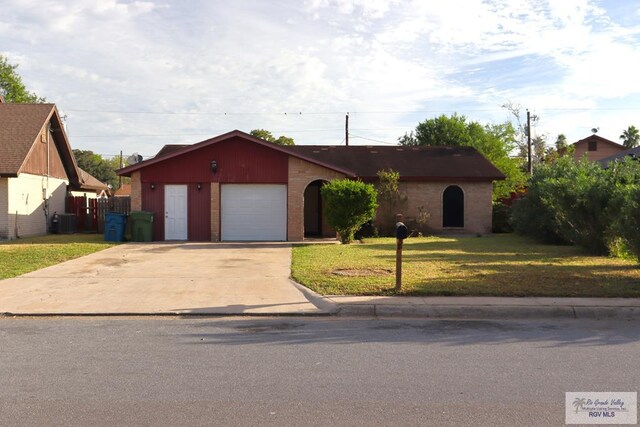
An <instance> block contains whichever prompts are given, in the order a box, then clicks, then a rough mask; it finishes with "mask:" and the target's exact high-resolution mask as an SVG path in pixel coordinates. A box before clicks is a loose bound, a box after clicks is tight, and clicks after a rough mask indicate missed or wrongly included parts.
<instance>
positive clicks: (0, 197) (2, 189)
mask: <svg viewBox="0 0 640 427" xmlns="http://www.w3.org/2000/svg"><path fill="white" fill-rule="evenodd" d="M8 238H9V178H0V240H6V239H8Z"/></svg>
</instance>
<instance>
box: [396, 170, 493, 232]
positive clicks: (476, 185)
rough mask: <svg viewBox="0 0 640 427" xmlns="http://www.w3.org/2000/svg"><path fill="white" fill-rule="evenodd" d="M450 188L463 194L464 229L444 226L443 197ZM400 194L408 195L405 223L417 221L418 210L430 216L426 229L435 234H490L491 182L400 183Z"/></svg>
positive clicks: (404, 213)
mask: <svg viewBox="0 0 640 427" xmlns="http://www.w3.org/2000/svg"><path fill="white" fill-rule="evenodd" d="M450 185H457V186H458V187H460V188H461V189H462V191H463V192H464V228H462V229H459V228H456V229H445V228H443V227H442V194H443V192H444V190H445V189H446V188H447V187H448V186H450ZM399 188H400V191H402V192H404V194H406V196H407V205H406V208H405V209H404V212H401V213H402V214H403V215H404V219H405V221H406V222H410V221H412V220H415V219H416V217H417V216H418V211H419V209H418V208H419V207H424V208H425V209H426V211H427V212H428V213H429V214H430V218H429V220H428V222H427V227H428V228H429V229H430V230H432V231H434V232H436V233H442V232H460V233H481V234H487V233H491V229H492V227H491V222H492V204H491V194H492V190H493V186H492V184H491V183H490V182H400V185H399Z"/></svg>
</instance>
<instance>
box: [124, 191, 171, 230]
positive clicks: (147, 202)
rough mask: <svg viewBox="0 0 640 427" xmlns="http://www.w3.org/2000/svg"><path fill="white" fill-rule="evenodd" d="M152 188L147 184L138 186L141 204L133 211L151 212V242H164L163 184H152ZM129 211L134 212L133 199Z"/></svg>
mask: <svg viewBox="0 0 640 427" xmlns="http://www.w3.org/2000/svg"><path fill="white" fill-rule="evenodd" d="M154 187H155V188H153V189H151V184H150V183H147V182H145V183H143V184H141V185H140V188H141V192H142V204H141V207H140V209H135V210H143V211H147V212H153V240H164V212H165V210H164V184H154ZM132 188H133V186H132ZM131 210H134V209H133V199H132V208H131Z"/></svg>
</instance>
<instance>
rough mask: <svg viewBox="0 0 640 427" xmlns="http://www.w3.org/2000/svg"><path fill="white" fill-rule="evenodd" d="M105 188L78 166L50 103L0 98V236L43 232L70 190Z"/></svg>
mask: <svg viewBox="0 0 640 427" xmlns="http://www.w3.org/2000/svg"><path fill="white" fill-rule="evenodd" d="M103 189H106V186H105V185H104V184H102V183H100V182H99V181H97V180H96V179H95V178H93V177H92V176H91V175H89V174H87V173H86V172H84V171H80V170H79V168H78V166H77V164H76V162H75V159H74V156H73V153H72V152H71V148H70V146H69V141H68V138H67V135H66V132H65V131H64V128H63V126H62V120H61V119H60V115H59V114H58V110H57V108H56V106H55V105H54V104H10V103H4V102H1V100H0V239H15V238H18V237H26V236H32V235H37V234H44V233H46V232H47V230H48V228H49V225H50V219H51V216H52V215H53V213H54V212H58V213H63V212H65V197H66V196H67V193H68V192H69V191H72V190H74V191H83V192H94V193H95V192H96V191H101V190H103Z"/></svg>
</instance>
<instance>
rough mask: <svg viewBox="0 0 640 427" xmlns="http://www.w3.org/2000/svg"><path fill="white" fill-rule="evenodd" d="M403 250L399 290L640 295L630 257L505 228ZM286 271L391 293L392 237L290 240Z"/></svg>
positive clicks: (329, 284)
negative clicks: (541, 240) (344, 241)
mask: <svg viewBox="0 0 640 427" xmlns="http://www.w3.org/2000/svg"><path fill="white" fill-rule="evenodd" d="M403 255H404V256H403V260H404V263H403V288H402V292H401V294H403V295H458V296H462V295H477V296H481V295H482V296H554V297H560V296H562V297H640V268H638V265H637V263H635V262H633V261H629V260H622V259H618V258H608V257H598V256H590V255H586V254H584V253H583V252H582V251H581V250H580V249H579V248H576V247H573V246H550V245H540V244H537V243H535V242H533V241H531V240H529V239H526V238H523V237H520V236H517V235H512V234H509V235H493V236H487V237H481V238H478V237H451V238H446V237H427V238H411V239H407V240H406V241H405V243H404V252H403ZM350 270H352V271H356V272H358V273H357V274H340V271H350ZM367 270H371V274H366V271H367ZM385 270H387V271H388V273H387V274H381V273H380V272H384V271H385ZM363 272H365V274H363ZM292 276H293V278H294V279H295V280H296V281H298V282H299V283H302V284H304V285H305V286H307V287H309V288H310V289H313V290H314V291H316V292H318V293H321V294H324V295H391V294H394V293H395V292H394V284H395V239H367V240H366V241H365V243H363V244H352V245H301V246H297V247H295V248H294V249H293V263H292Z"/></svg>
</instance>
